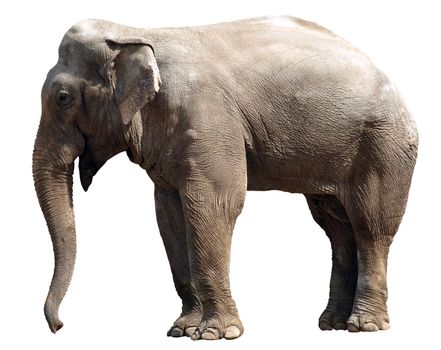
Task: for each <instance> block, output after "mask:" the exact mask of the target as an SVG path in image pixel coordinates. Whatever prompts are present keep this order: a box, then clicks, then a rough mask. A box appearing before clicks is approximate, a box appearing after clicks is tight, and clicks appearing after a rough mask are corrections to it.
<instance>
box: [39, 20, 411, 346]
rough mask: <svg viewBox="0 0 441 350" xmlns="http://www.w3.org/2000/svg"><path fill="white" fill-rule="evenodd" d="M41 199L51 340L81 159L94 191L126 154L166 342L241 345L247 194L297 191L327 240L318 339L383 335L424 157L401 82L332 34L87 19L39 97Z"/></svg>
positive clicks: (299, 27)
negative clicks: (147, 183) (148, 231)
mask: <svg viewBox="0 0 441 350" xmlns="http://www.w3.org/2000/svg"><path fill="white" fill-rule="evenodd" d="M41 96H42V97H41V99H42V114H41V120H40V124H39V128H38V132H37V136H36V140H35V145H34V150H33V165H32V171H33V178H34V185H35V190H36V194H37V197H38V200H39V204H40V207H41V210H42V212H43V215H44V218H45V221H46V223H47V226H48V230H49V233H50V236H51V239H52V243H53V249H54V256H55V268H54V273H53V277H52V282H51V284H50V289H49V292H48V295H47V299H46V302H45V306H44V312H45V317H46V320H47V322H48V324H49V327H50V329H51V331H52V332H54V333H55V332H57V331H58V330H59V329H60V328H61V327H62V326H63V323H62V322H61V321H60V318H59V316H58V310H59V306H60V303H61V301H62V299H63V297H64V295H65V293H66V291H67V289H68V286H69V284H70V281H71V277H72V273H73V270H74V262H75V255H76V231H75V219H74V209H73V199H72V198H73V197H72V178H73V171H74V161H75V160H76V159H77V158H79V163H78V164H79V165H78V167H79V175H80V180H81V185H82V187H83V188H84V190H85V191H87V189H88V188H89V186H90V185H91V183H92V179H93V177H94V176H95V175H96V174H97V172H98V171H99V169H100V168H101V167H102V166H103V165H104V164H105V163H106V161H107V160H109V159H110V158H112V157H113V156H114V155H116V154H118V153H120V152H123V151H125V152H126V153H127V156H128V158H129V159H130V161H131V162H133V163H135V164H138V165H139V166H140V167H141V168H142V169H144V170H145V171H146V172H147V174H148V176H149V177H150V178H151V179H152V181H153V183H154V187H155V191H154V199H155V207H156V217H157V222H158V226H159V231H160V234H161V237H162V239H163V243H164V246H165V250H166V253H167V257H168V260H169V263H170V268H171V272H172V276H173V281H174V284H175V288H176V291H177V294H178V295H179V297H180V298H181V299H182V312H181V314H180V316H179V317H178V319H177V320H176V321H175V322H174V324H173V325H172V327H171V329H170V330H169V331H168V335H169V336H172V337H180V336H189V337H191V339H193V340H197V339H221V338H226V339H234V338H238V337H239V336H241V335H242V333H243V330H244V328H243V325H242V323H241V321H240V318H239V314H238V310H237V307H236V304H235V302H234V300H233V298H232V295H231V290H230V282H229V265H230V247H231V240H232V232H233V228H234V226H235V222H236V219H237V217H238V215H239V214H240V213H241V211H242V208H243V204H244V200H245V195H246V192H247V191H248V190H249V191H266V190H280V191H286V192H290V193H299V194H303V195H304V196H305V198H306V201H307V204H308V206H309V209H310V211H311V214H312V217H313V219H314V220H315V221H316V222H317V224H318V225H319V226H320V227H321V229H323V230H324V231H325V233H326V235H327V236H328V238H329V239H330V242H331V248H332V272H331V280H330V292H329V301H328V303H327V306H326V308H325V310H324V312H323V313H322V314H321V316H320V318H319V322H318V323H319V327H320V329H322V330H332V329H336V330H344V329H345V330H348V331H350V332H359V331H377V330H384V329H387V328H389V317H388V312H387V278H386V270H387V258H388V252H389V247H390V244H391V242H392V240H393V237H394V235H395V233H396V232H397V230H398V227H399V225H400V222H401V220H402V217H403V214H404V212H405V208H406V205H407V199H408V193H409V189H410V184H411V180H412V174H413V169H414V166H415V163H416V158H417V149H418V134H417V129H416V126H415V122H414V121H413V117H412V116H411V114H410V112H409V111H408V109H407V107H406V104H405V102H404V100H403V97H402V96H401V95H400V93H399V92H398V90H397V88H396V87H395V85H394V84H393V83H392V82H391V81H390V80H389V79H388V78H387V77H386V76H385V74H384V73H383V72H382V71H381V70H380V69H378V68H377V67H376V66H375V64H374V63H373V61H372V60H371V59H370V58H368V57H367V56H366V55H365V54H364V53H362V52H360V51H359V50H358V49H356V48H354V47H353V46H352V45H351V44H350V43H348V42H347V41H345V40H343V39H341V38H340V37H338V36H337V35H336V34H334V33H333V32H331V31H329V30H327V29H325V28H323V27H321V26H319V25H317V24H315V23H313V22H309V21H305V20H301V19H298V18H294V17H290V16H280V17H261V18H252V19H244V20H239V21H233V22H228V23H220V24H212V25H206V26H196V27H184V28H154V29H145V28H134V27H129V26H124V25H121V24H116V23H112V22H108V21H104V20H84V21H81V22H79V23H77V24H75V25H74V26H73V27H71V28H70V29H69V30H68V31H67V32H66V34H65V35H64V37H63V39H62V41H61V44H60V47H59V58H58V62H57V63H56V65H55V66H54V67H53V68H52V69H51V70H50V71H49V73H48V75H47V78H46V80H45V82H44V85H43V88H42V93H41Z"/></svg>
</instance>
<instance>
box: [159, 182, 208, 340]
mask: <svg viewBox="0 0 441 350" xmlns="http://www.w3.org/2000/svg"><path fill="white" fill-rule="evenodd" d="M155 205H156V217H157V220H158V226H159V230H160V232H161V236H162V240H163V242H164V246H165V249H166V251H167V256H168V260H169V262H170V267H171V270H172V274H173V281H174V283H175V287H176V291H177V292H178V295H179V296H180V297H181V299H182V312H181V315H180V316H179V317H178V319H177V320H176V321H175V323H174V324H173V326H172V327H171V328H170V330H169V331H168V333H167V335H169V336H172V337H181V336H184V335H187V336H191V335H192V334H193V333H194V331H195V330H196V327H197V326H198V325H199V323H200V322H201V319H202V305H201V303H200V301H199V298H198V296H197V294H196V290H195V288H194V286H193V285H192V283H191V275H190V266H189V262H188V251H187V238H186V232H185V221H184V216H183V212H182V205H181V200H180V198H179V194H178V193H177V192H169V191H164V190H162V189H160V188H158V187H156V188H155Z"/></svg>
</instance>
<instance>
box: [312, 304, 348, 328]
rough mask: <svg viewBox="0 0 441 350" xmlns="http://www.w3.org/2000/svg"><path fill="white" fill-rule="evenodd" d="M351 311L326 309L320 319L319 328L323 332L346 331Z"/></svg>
mask: <svg viewBox="0 0 441 350" xmlns="http://www.w3.org/2000/svg"><path fill="white" fill-rule="evenodd" d="M349 315H350V310H348V311H346V310H337V311H335V310H330V309H329V308H326V310H325V311H323V313H322V314H321V316H320V318H319V328H320V329H321V330H322V331H332V330H333V329H335V330H345V329H347V325H346V324H347V320H348V318H349Z"/></svg>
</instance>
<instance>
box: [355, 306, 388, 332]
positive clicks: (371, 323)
mask: <svg viewBox="0 0 441 350" xmlns="http://www.w3.org/2000/svg"><path fill="white" fill-rule="evenodd" d="M347 327H348V331H349V332H375V331H378V330H386V329H389V328H390V326H389V317H388V316H387V314H384V313H377V314H374V313H369V312H365V311H354V312H353V313H352V315H351V316H350V317H349V319H348V322H347Z"/></svg>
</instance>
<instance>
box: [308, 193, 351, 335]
mask: <svg viewBox="0 0 441 350" xmlns="http://www.w3.org/2000/svg"><path fill="white" fill-rule="evenodd" d="M306 200H307V202H308V205H309V209H310V210H311V214H312V216H313V218H314V220H315V221H316V222H317V223H318V224H319V225H320V227H321V228H322V229H323V230H324V231H325V232H326V235H327V236H328V237H329V239H330V241H331V247H332V273H331V281H330V290H329V301H328V305H327V306H326V309H325V310H324V311H323V313H322V314H321V316H320V318H319V327H320V329H322V330H332V329H346V322H347V320H348V318H349V316H350V314H351V311H352V306H353V302H354V296H355V289H356V286H357V251H356V246H355V239H354V232H353V230H352V226H351V224H350V223H349V219H348V217H347V215H346V211H345V209H344V208H343V206H342V205H341V204H340V202H339V201H338V199H337V198H336V197H334V196H331V195H307V196H306Z"/></svg>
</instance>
